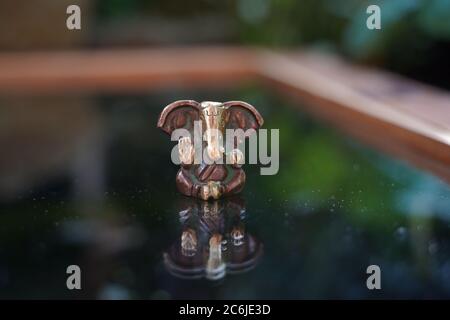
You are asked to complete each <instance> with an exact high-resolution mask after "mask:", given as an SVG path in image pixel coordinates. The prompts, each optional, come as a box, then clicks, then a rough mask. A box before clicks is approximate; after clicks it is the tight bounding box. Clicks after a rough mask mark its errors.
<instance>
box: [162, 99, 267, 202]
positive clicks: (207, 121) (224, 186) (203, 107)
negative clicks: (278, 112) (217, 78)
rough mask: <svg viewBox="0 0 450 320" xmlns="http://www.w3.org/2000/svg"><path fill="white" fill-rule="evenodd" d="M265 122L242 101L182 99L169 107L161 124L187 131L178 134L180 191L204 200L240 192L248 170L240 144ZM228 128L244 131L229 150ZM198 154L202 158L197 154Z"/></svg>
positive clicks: (171, 130) (165, 129)
mask: <svg viewBox="0 0 450 320" xmlns="http://www.w3.org/2000/svg"><path fill="white" fill-rule="evenodd" d="M263 122H264V120H263V118H262V117H261V115H260V114H259V112H258V111H257V110H256V109H255V108H254V107H253V106H252V105H250V104H248V103H246V102H242V101H228V102H225V103H221V102H211V101H205V102H201V103H198V102H196V101H193V100H179V101H175V102H173V103H171V104H169V105H168V106H166V107H165V108H164V110H163V111H162V112H161V115H160V117H159V120H158V127H159V128H161V129H162V130H163V131H164V132H166V133H167V134H169V135H172V132H173V131H174V130H176V129H184V131H183V130H181V131H182V132H185V133H187V134H186V135H183V136H180V137H175V138H176V139H177V140H178V155H179V160H180V165H181V168H180V170H179V171H178V174H177V176H176V185H177V188H178V190H179V191H180V192H181V193H182V194H184V195H187V196H191V197H196V198H200V199H203V200H208V199H210V198H213V199H219V198H221V197H222V196H226V195H231V194H236V193H239V192H240V191H241V190H242V189H243V187H244V184H245V172H244V170H243V169H242V168H241V166H242V163H243V161H244V159H243V158H244V155H243V153H242V151H241V150H239V149H238V146H239V145H241V144H242V142H243V139H245V138H247V137H248V136H250V135H251V134H253V133H254V132H255V130H257V129H258V128H259V127H260V126H262V124H263ZM227 129H233V130H237V129H242V130H241V131H240V132H241V133H242V132H243V133H244V134H243V135H240V136H239V135H237V136H233V137H232V140H231V141H232V143H231V144H232V146H231V150H230V151H229V152H225V149H224V148H223V146H222V144H223V137H225V133H226V132H229V131H228V130H227ZM249 129H253V130H249ZM192 137H194V139H192ZM193 140H194V141H193ZM227 144H228V142H227ZM195 146H200V147H201V148H200V149H197V148H196V147H195ZM203 150H205V152H203ZM198 153H201V155H200V156H201V157H197V156H199V154H198ZM199 158H200V159H199Z"/></svg>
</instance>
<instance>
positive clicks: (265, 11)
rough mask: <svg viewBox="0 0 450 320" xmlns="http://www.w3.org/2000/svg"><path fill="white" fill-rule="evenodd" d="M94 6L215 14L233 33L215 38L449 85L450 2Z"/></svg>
mask: <svg viewBox="0 0 450 320" xmlns="http://www.w3.org/2000/svg"><path fill="white" fill-rule="evenodd" d="M371 4H376V5H378V6H379V7H380V8H381V23H382V29H381V30H369V29H368V28H367V27H366V19H367V17H368V16H369V15H368V14H367V13H366V9H367V7H368V6H369V5H371ZM97 9H98V10H97V14H98V16H99V17H100V18H101V19H120V18H122V17H124V16H128V17H130V16H131V17H144V18H148V19H151V18H152V17H155V16H158V17H163V18H167V19H169V20H170V21H171V22H176V21H183V20H186V19H189V18H192V17H195V18H197V19H202V17H211V16H216V17H218V18H221V19H222V20H223V19H225V20H226V21H228V22H229V26H230V29H231V31H232V34H233V35H232V38H231V39H230V38H228V36H227V37H224V38H223V39H217V41H219V42H225V43H229V42H231V43H233V44H247V45H257V46H264V47H273V48H286V47H298V46H300V45H303V46H305V45H306V46H310V47H313V48H319V49H321V50H327V51H332V52H337V53H340V54H343V55H345V56H346V57H348V58H350V59H354V60H356V61H360V62H364V63H370V64H373V65H377V66H381V67H385V68H388V69H391V70H393V71H396V72H400V73H403V74H406V75H408V76H410V77H413V78H417V79H420V80H422V81H425V82H429V83H432V84H436V85H439V86H442V87H446V88H450V80H449V77H448V76H447V75H445V74H443V73H442V70H444V69H447V70H450V66H449V64H450V63H449V62H448V58H447V57H448V56H449V54H450V0H302V1H298V0H231V1H213V0H201V1H196V2H187V1H181V0H164V1H144V0H108V1H105V0H101V1H99V2H98V6H97ZM144 32H145V31H144ZM192 42H193V43H196V39H192ZM183 43H185V41H184V42H183Z"/></svg>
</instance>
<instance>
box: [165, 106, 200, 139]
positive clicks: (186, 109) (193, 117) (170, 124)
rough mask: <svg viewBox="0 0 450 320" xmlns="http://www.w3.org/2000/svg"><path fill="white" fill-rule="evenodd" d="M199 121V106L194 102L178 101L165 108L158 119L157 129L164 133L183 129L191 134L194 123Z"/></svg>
mask: <svg viewBox="0 0 450 320" xmlns="http://www.w3.org/2000/svg"><path fill="white" fill-rule="evenodd" d="M199 119H200V104H199V103H198V102H197V101H194V100H178V101H175V102H172V103H171V104H169V105H168V106H166V107H165V108H164V109H163V111H162V112H161V114H160V116H159V119H158V128H161V130H163V131H164V132H165V133H167V134H169V135H170V134H172V131H173V130H175V129H179V128H184V129H187V130H189V131H190V132H192V131H193V130H194V121H198V120H199Z"/></svg>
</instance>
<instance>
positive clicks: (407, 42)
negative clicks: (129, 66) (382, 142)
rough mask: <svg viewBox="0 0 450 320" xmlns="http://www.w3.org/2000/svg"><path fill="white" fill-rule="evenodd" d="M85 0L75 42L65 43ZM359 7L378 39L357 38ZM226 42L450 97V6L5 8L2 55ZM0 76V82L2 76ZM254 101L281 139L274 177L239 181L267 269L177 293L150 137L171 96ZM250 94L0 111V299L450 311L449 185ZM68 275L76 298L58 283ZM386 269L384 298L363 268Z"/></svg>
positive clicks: (58, 99) (183, 284)
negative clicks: (323, 301) (306, 54)
mask: <svg viewBox="0 0 450 320" xmlns="http://www.w3.org/2000/svg"><path fill="white" fill-rule="evenodd" d="M70 4H78V5H79V6H80V7H81V10H82V30H81V31H69V30H67V29H66V21H65V20H66V17H67V15H66V14H65V11H66V8H67V6H68V5H70ZM369 4H378V5H379V6H380V7H381V12H382V30H381V31H370V30H368V29H367V28H366V27H365V25H366V23H365V21H366V17H367V14H366V13H365V10H366V8H367V6H368V5H369ZM198 45H220V46H222V45H232V46H241V45H244V46H252V47H258V48H270V49H276V50H297V49H299V48H302V49H306V48H307V49H310V50H313V51H314V50H317V51H321V52H329V53H332V54H336V55H340V56H342V57H344V58H345V59H347V60H349V61H351V62H353V63H356V64H363V65H369V66H374V67H377V68H382V69H386V70H390V71H393V72H396V73H400V74H403V75H405V76H407V77H409V78H413V79H417V80H420V81H422V82H425V83H428V84H432V85H435V86H438V87H441V88H443V89H450V73H449V72H448V71H447V70H450V66H449V64H450V62H449V59H448V57H449V56H450V0H385V1H376V0H371V1H364V0H329V1H326V0H302V1H298V0H297V1H296V0H235V1H214V0H201V1H195V2H194V1H181V0H164V1H142V0H102V1H100V0H97V1H95V0H91V1H89V0H82V1H80V0H58V1H55V0H38V1H33V2H31V1H25V0H0V51H2V52H9V53H13V54H14V53H16V52H37V51H63V50H64V51H65V50H79V49H87V50H96V49H100V48H102V49H105V50H107V49H116V48H125V49H126V48H140V47H145V48H152V47H154V48H159V47H173V48H176V47H180V46H183V47H184V46H198ZM0 72H1V70H0ZM187 97H188V98H191V99H197V100H206V98H205V97H207V98H208V99H215V100H218V101H227V100H232V99H236V97H239V99H240V100H244V101H249V102H251V103H252V104H254V105H255V106H256V107H257V108H258V110H260V112H261V113H262V114H263V116H264V117H265V120H266V124H265V127H266V128H279V129H280V161H281V163H280V172H279V174H278V175H276V176H270V177H262V176H260V175H259V169H258V167H250V166H248V167H247V168H246V172H247V173H248V184H247V186H246V191H245V192H244V193H243V197H244V200H245V202H246V211H247V214H248V217H247V218H246V221H245V224H246V228H247V229H248V230H249V232H251V233H252V234H253V235H255V237H257V238H258V239H260V241H261V242H262V243H263V244H264V249H265V251H264V256H263V258H262V260H261V262H260V264H259V265H258V266H257V267H256V268H255V269H254V270H251V271H249V272H248V273H245V274H242V275H238V276H227V277H226V278H225V279H223V280H222V281H219V282H216V283H211V282H208V281H206V280H201V281H182V280H180V279H177V278H175V277H173V276H171V275H170V274H168V273H167V271H166V270H165V268H164V266H163V263H162V254H163V252H165V250H167V248H168V247H170V245H171V244H172V243H173V242H174V241H175V239H178V237H179V235H180V222H179V216H178V213H179V212H178V211H177V210H178V209H177V206H176V205H175V203H177V202H179V201H182V199H180V195H178V194H177V192H176V190H175V186H174V183H173V181H174V176H175V174H176V170H177V168H176V167H175V166H174V165H172V164H171V163H170V161H169V159H170V155H169V151H170V150H171V148H172V146H173V143H172V142H170V141H169V139H168V138H167V137H166V136H164V135H163V134H162V133H160V132H158V131H157V129H156V128H155V124H156V120H157V117H158V114H159V111H160V109H161V108H162V107H163V106H164V105H166V104H167V103H168V102H171V101H173V100H177V99H181V98H187ZM292 104H293V103H292V102H289V101H287V99H285V98H284V97H283V96H280V95H275V94H272V93H270V91H269V90H267V88H263V87H260V86H259V85H258V84H255V83H248V84H244V85H241V84H239V86H238V87H236V88H231V89H230V88H216V89H201V88H199V89H197V90H192V89H187V88H185V87H184V86H183V84H180V85H179V86H176V87H171V88H166V89H165V90H161V91H152V92H145V90H144V92H139V93H135V94H130V93H122V92H112V93H109V94H105V93H95V91H94V92H93V93H92V92H91V93H86V94H78V93H69V94H68V93H64V94H62V93H60V92H54V93H53V94H45V95H37V96H32V95H31V96H30V95H25V94H24V95H21V94H15V95H11V96H10V95H7V94H6V95H4V96H1V97H0V150H1V152H2V154H1V156H0V297H1V298H78V297H83V298H100V299H122V298H123V299H132V298H144V299H147V298H159V299H165V298H204V299H206V298H448V297H450V254H449V252H450V188H449V186H448V184H447V183H445V182H444V181H442V180H440V179H439V177H436V176H433V175H431V174H429V173H428V172H425V171H421V170H419V169H417V168H414V167H413V166H411V165H409V164H407V163H406V162H403V161H401V160H398V159H395V158H392V157H390V156H387V155H385V154H382V153H380V152H378V151H376V150H373V149H371V148H369V147H368V146H366V145H364V144H363V143H360V142H358V141H357V140H354V139H353V138H351V137H348V136H346V135H343V134H341V133H340V132H338V131H336V130H334V129H333V128H331V127H330V126H329V125H328V124H326V123H324V122H321V121H317V120H315V119H313V118H310V117H309V116H308V115H307V114H304V113H302V112H300V111H298V110H297V109H295V108H293V106H292ZM70 264H78V265H80V266H81V268H82V270H84V271H83V272H84V274H86V276H87V278H86V279H85V280H83V286H84V288H85V290H83V291H82V292H70V291H68V290H67V289H66V287H65V279H66V276H67V275H66V273H65V268H66V266H67V265H70ZM369 264H378V265H380V266H381V268H382V270H383V289H384V290H383V291H381V292H369V291H368V290H367V288H366V287H365V279H366V277H367V275H366V273H365V268H366V266H367V265H369Z"/></svg>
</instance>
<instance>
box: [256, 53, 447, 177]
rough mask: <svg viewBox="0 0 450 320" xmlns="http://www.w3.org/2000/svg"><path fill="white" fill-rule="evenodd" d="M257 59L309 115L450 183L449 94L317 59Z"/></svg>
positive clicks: (266, 74)
mask: <svg viewBox="0 0 450 320" xmlns="http://www.w3.org/2000/svg"><path fill="white" fill-rule="evenodd" d="M260 59H261V61H260V63H259V66H260V67H261V70H260V76H262V78H263V79H265V80H266V81H269V82H270V84H271V86H276V87H277V88H279V89H281V90H282V92H283V93H286V94H289V95H291V96H293V97H295V98H299V99H301V100H305V101H307V102H310V103H308V104H307V105H306V106H304V105H303V107H305V108H306V109H307V111H309V112H310V113H312V114H314V115H316V116H318V117H320V118H322V119H325V120H327V121H328V122H330V123H332V124H334V125H335V126H336V127H338V128H340V129H341V130H344V131H345V132H348V133H350V134H351V135H353V136H356V137H358V138H360V139H361V140H363V141H364V142H367V143H370V144H371V145H373V146H375V147H377V148H378V149H381V150H383V151H386V152H389V153H391V154H394V155H396V156H398V157H401V158H403V159H406V160H408V161H410V162H411V163H413V164H414V165H416V166H419V167H421V168H424V169H428V170H430V171H432V172H434V173H435V174H437V175H438V176H440V177H442V178H443V179H444V180H446V181H448V182H450V118H449V113H450V94H449V93H447V92H444V91H441V90H437V89H435V88H431V87H429V86H425V85H422V84H419V83H416V82H413V81H410V80H407V79H404V78H402V77H398V76H394V75H392V74H388V73H385V72H381V71H376V70H369V69H367V68H361V67H355V66H353V65H349V64H346V63H344V62H343V61H340V60H339V59H336V58H333V57H328V56H321V55H318V54H296V55H291V54H287V55H281V54H274V53H271V52H266V53H263V54H261V55H260Z"/></svg>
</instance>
